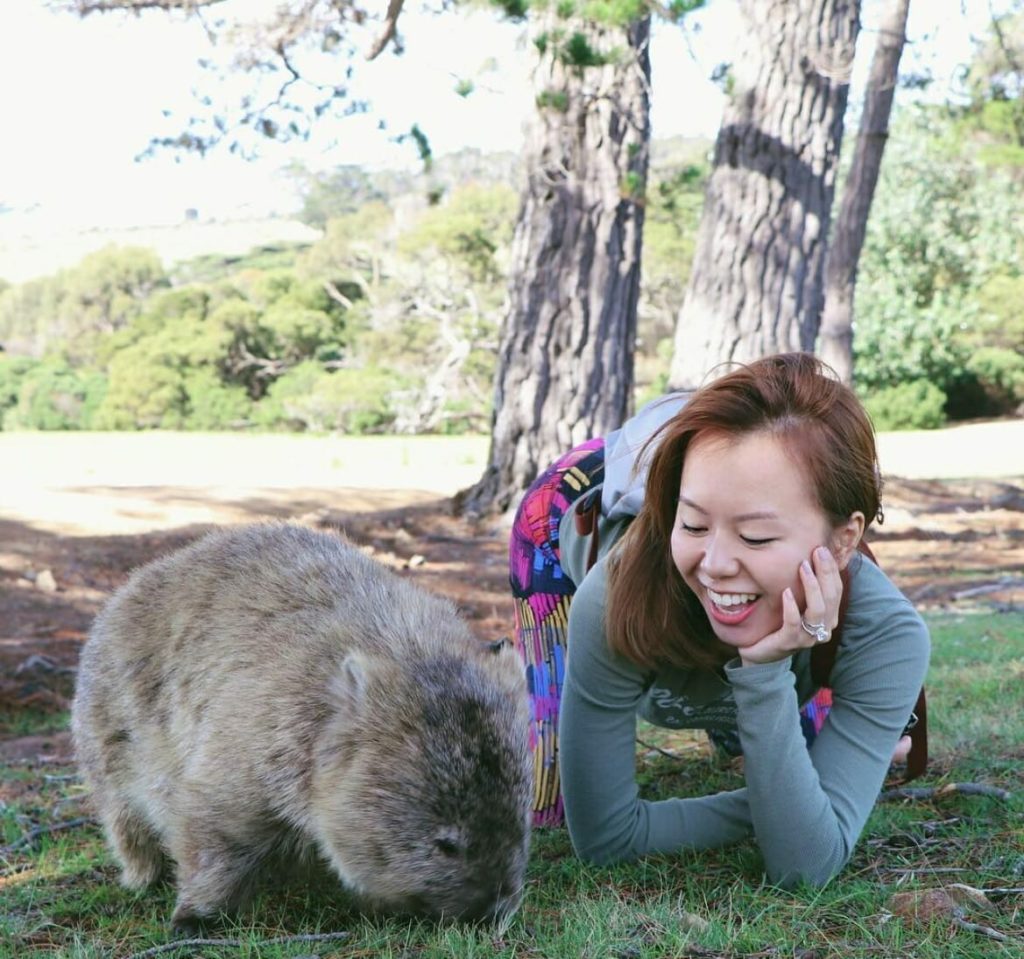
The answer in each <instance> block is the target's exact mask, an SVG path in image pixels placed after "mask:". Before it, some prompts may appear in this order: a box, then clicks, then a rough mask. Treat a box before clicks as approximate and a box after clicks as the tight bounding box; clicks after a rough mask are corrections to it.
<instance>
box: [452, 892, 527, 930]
mask: <svg viewBox="0 0 1024 959" xmlns="http://www.w3.org/2000/svg"><path fill="white" fill-rule="evenodd" d="M518 907H519V894H518V893H517V891H516V890H515V889H513V888H512V887H511V886H508V885H507V884H506V883H499V884H498V885H497V887H494V886H492V887H489V888H488V887H487V886H485V887H484V888H483V889H480V888H479V887H477V888H476V889H475V890H474V891H473V892H472V893H470V898H469V901H468V902H467V904H466V907H465V909H464V910H463V911H462V912H461V913H460V915H459V918H460V919H463V920H465V921H466V922H495V921H502V920H504V919H505V918H506V917H508V916H510V915H512V914H513V913H514V912H515V911H516V909H517V908H518Z"/></svg>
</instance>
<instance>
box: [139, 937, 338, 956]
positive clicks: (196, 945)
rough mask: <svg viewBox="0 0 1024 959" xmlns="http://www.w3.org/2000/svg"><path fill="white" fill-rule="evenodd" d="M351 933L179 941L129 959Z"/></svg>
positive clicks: (308, 939)
mask: <svg viewBox="0 0 1024 959" xmlns="http://www.w3.org/2000/svg"><path fill="white" fill-rule="evenodd" d="M350 935H352V933H350V932H309V933H300V934H299V935H295V936H275V937H274V938H273V939H260V940H257V941H256V942H252V941H248V940H244V939H179V940H178V941H177V942H166V943H164V944H163V945H162V946H153V947H152V948H151V949H144V950H143V951H142V952H136V953H133V954H132V955H131V956H129V957H128V959H149V957H150V956H159V955H160V954H161V953H164V952H174V951H176V950H178V949H189V950H192V949H201V948H203V947H204V946H223V947H228V948H236V949H237V948H240V947H242V946H253V947H254V948H260V947H262V946H280V945H284V944H286V943H292V942H332V941H337V940H339V939H347V938H348V937H349V936H350Z"/></svg>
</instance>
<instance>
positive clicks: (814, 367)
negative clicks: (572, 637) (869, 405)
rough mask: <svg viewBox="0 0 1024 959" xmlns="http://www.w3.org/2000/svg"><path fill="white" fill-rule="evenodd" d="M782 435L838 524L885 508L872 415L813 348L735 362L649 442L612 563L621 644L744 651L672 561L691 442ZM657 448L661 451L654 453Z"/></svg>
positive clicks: (644, 656) (614, 639) (658, 659)
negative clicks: (642, 478) (640, 496)
mask: <svg viewBox="0 0 1024 959" xmlns="http://www.w3.org/2000/svg"><path fill="white" fill-rule="evenodd" d="M758 432H768V433H771V434H773V435H775V436H777V437H778V438H779V439H780V440H781V442H782V443H783V444H784V446H785V447H786V449H787V451H788V452H789V454H790V455H791V456H792V457H793V458H794V460H795V461H796V462H797V463H798V464H800V467H801V469H803V470H804V471H805V474H806V476H807V478H808V480H809V482H810V486H811V488H812V490H814V493H815V495H816V497H817V502H818V505H819V506H820V508H821V509H822V511H823V512H824V513H825V515H826V517H827V518H828V520H829V522H830V524H831V525H832V526H839V525H840V524H842V523H843V522H845V521H846V520H847V519H848V518H849V517H850V515H851V514H852V513H854V512H856V511H858V510H859V511H860V512H862V513H863V514H864V520H865V527H866V526H867V525H869V524H870V523H871V522H872V520H874V519H875V518H876V516H879V515H880V513H881V478H880V474H879V472H878V466H877V457H876V454H875V436H874V429H873V428H872V425H871V420H870V419H869V418H868V415H867V413H866V412H865V411H864V408H863V407H862V406H861V404H860V402H859V401H858V400H857V397H856V396H855V395H854V393H853V391H852V390H851V389H849V387H847V386H844V385H843V384H842V383H841V382H840V381H839V380H838V378H837V377H836V375H835V373H834V371H833V370H832V369H831V368H830V367H828V366H826V365H825V364H824V363H822V362H821V361H820V360H818V359H816V358H815V357H814V356H812V355H811V354H809V353H783V354H779V355H777V356H769V357H765V358H764V359H760V360H756V361H754V362H752V363H749V364H746V365H743V366H739V367H736V368H733V369H730V370H729V372H727V373H725V374H724V375H722V376H721V377H719V378H718V379H715V380H713V381H712V382H710V383H709V384H707V385H706V386H703V387H701V388H700V389H699V390H697V392H695V393H694V394H693V396H692V397H691V399H690V400H689V402H687V403H686V405H685V406H684V407H683V408H682V409H681V410H680V411H679V412H678V413H677V414H676V415H675V416H674V417H673V418H672V419H671V420H669V421H668V422H667V423H665V424H664V425H663V426H662V427H661V428H660V429H659V430H658V431H657V432H656V433H655V434H654V435H653V436H652V437H651V438H650V439H649V440H648V441H647V443H646V444H645V446H644V449H643V451H642V453H641V455H640V457H638V459H637V463H643V462H645V461H646V460H647V459H648V454H649V461H650V468H649V471H648V474H647V481H646V487H645V493H644V502H643V506H642V507H641V509H640V512H639V514H638V516H637V518H636V519H635V520H634V521H633V522H632V524H631V525H630V528H629V530H628V531H627V532H626V534H625V536H624V537H623V540H622V542H621V544H620V547H619V548H618V549H617V550H616V551H615V556H614V559H613V560H612V562H611V564H610V568H609V586H608V604H607V613H606V615H607V622H608V626H607V632H608V638H609V642H610V644H611V647H612V649H613V650H614V651H615V652H617V653H620V654H621V655H623V656H625V657H626V658H628V659H630V660H632V661H633V662H635V663H637V664H638V665H640V666H644V667H655V666H657V665H659V664H672V665H676V666H683V667H687V668H689V667H694V666H696V667H702V668H714V667H716V666H718V665H720V664H721V663H722V662H724V661H725V660H726V659H728V658H729V657H730V656H732V655H735V650H732V649H729V648H727V647H726V646H724V645H723V644H721V643H719V642H718V640H717V639H716V638H715V636H714V633H713V632H712V630H711V626H710V624H709V623H708V619H707V616H706V614H705V613H704V610H703V608H702V607H701V605H700V602H699V600H698V599H697V597H696V596H695V595H694V594H693V592H692V591H691V590H690V588H689V587H688V586H687V585H686V584H685V583H684V582H683V578H682V576H680V574H679V571H678V570H677V569H676V567H675V564H674V563H673V561H672V553H671V537H672V528H673V524H674V521H675V516H676V506H677V504H678V500H679V484H680V481H681V479H682V473H683V461H684V459H685V458H686V451H687V449H688V448H689V446H690V444H691V443H692V442H693V441H694V439H695V438H696V437H697V436H699V435H700V434H704V433H714V434H718V435H721V436H727V437H740V436H745V435H748V434H751V433H758ZM652 447H654V448H653V452H652Z"/></svg>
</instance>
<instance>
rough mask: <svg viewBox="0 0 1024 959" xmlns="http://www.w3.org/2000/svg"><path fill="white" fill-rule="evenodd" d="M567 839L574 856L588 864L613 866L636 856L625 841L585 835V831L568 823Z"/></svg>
mask: <svg viewBox="0 0 1024 959" xmlns="http://www.w3.org/2000/svg"><path fill="white" fill-rule="evenodd" d="M569 841H570V842H571V843H572V848H573V852H575V853H576V858H577V859H579V860H580V861H581V862H584V863H586V864H587V865H588V866H614V865H616V864H617V863H620V862H628V861H629V860H631V859H635V858H636V853H635V852H634V851H633V849H632V847H631V845H630V844H629V843H628V842H627V843H621V842H616V841H614V840H609V839H608V837H606V836H605V837H599V836H597V835H587V834H586V832H585V831H581V830H579V829H573V828H572V825H571V824H570V825H569Z"/></svg>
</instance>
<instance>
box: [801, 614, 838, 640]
mask: <svg viewBox="0 0 1024 959" xmlns="http://www.w3.org/2000/svg"><path fill="white" fill-rule="evenodd" d="M800 625H801V626H802V627H803V630H804V632H805V633H807V634H808V635H810V636H813V637H814V641H815V642H816V643H827V642H828V641H829V637H831V635H832V631H831V630H829V629H826V628H825V624H824V623H808V622H807V621H806V620H804V619H801V620H800Z"/></svg>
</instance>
